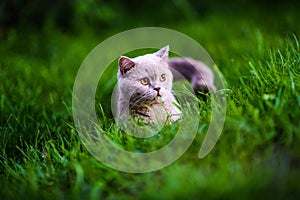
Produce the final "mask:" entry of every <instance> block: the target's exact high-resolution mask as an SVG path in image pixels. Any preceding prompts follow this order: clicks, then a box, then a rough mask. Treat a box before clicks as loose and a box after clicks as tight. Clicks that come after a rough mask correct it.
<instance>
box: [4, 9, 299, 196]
mask: <svg viewBox="0 0 300 200" xmlns="http://www.w3.org/2000/svg"><path fill="white" fill-rule="evenodd" d="M299 19H300V15H299V12H298V10H297V9H296V8H290V9H282V10H276V11H274V12H272V11H271V10H268V11H264V10H263V9H257V10H252V11H250V10H245V11H244V12H242V11H240V12H238V13H230V12H225V13H218V12H212V13H210V14H208V15H206V17H205V18H203V19H193V20H190V21H189V22H187V23H183V22H180V23H178V24H175V23H174V24H166V25H164V24H162V26H164V27H168V28H172V29H174V30H177V31H180V32H182V33H184V34H187V35H189V36H190V37H192V38H194V39H195V40H197V41H198V42H199V43H200V44H201V45H202V46H203V47H204V48H205V49H206V50H207V51H208V52H209V53H210V55H211V56H212V58H213V59H214V61H215V63H216V64H217V66H218V67H219V70H220V71H221V72H222V74H223V76H224V78H225V79H226V82H227V85H226V87H227V88H228V91H227V94H226V95H227V115H226V122H225V126H224V129H223V132H222V135H221V138H220V139H219V141H218V143H217V144H216V146H215V147H214V149H213V150H212V152H211V153H210V154H209V155H208V156H207V157H205V158H204V159H199V158H198V151H199V147H200V145H201V144H202V141H203V136H204V132H205V131H204V130H205V129H206V128H207V127H208V125H209V121H210V115H209V112H203V115H202V116H201V117H202V125H201V127H202V128H203V129H199V133H198V134H197V136H196V139H195V140H194V142H193V144H192V145H191V147H190V148H189V149H188V151H187V152H186V153H185V154H184V155H183V156H182V157H181V158H180V159H178V160H177V161H176V162H174V163H173V164H171V165H170V166H168V167H166V168H164V169H161V170H159V171H155V172H151V173H144V174H130V173H124V172H119V171H116V170H114V169H111V168H109V167H107V166H105V165H104V164H102V163H100V162H99V161H97V160H96V159H95V158H94V157H93V156H91V154H90V153H89V152H88V151H87V150H86V148H85V146H84V145H83V143H82V142H81V140H80V139H79V136H78V134H77V132H76V130H75V128H74V122H73V118H72V106H71V105H72V102H71V100H72V88H73V83H74V81H75V76H76V73H77V70H78V69H79V67H80V64H81V63H82V61H83V60H84V58H85V57H86V56H87V54H88V53H89V52H90V51H91V50H92V49H93V48H94V47H95V46H96V45H97V44H98V43H100V42H101V41H103V40H104V39H105V38H107V37H109V36H111V35H113V34H115V33H118V32H119V31H122V30H126V28H130V27H126V28H123V27H121V28H120V29H118V28H115V29H113V30H106V31H98V32H97V31H93V30H92V29H88V30H82V31H81V32H80V33H78V34H67V33H64V32H59V31H55V30H51V29H47V28H45V29H42V30H40V31H39V32H38V31H33V32H28V31H27V32H26V31H24V32H20V31H19V30H17V29H11V30H10V31H9V32H8V33H7V34H6V35H5V36H2V38H1V46H0V199H24V198H36V199H42V198H44V199H58V198H59V199H61V198H72V199H73V198H74V199H102V198H107V199H117V198H118V199H127V198H137V199H148V198H149V199H150V198H155V199H167V198H171V199H172V198H173V199H175V198H186V199H194V198H198V199H200V198H202V199H220V198H222V199H299V197H300V123H299V120H300V39H299V37H300V26H299V25H298V20H299ZM142 25H144V26H147V24H142ZM151 25H152V26H153V25H154V24H151ZM134 27H136V26H134ZM170 45H171V44H170ZM114 77H115V76H114ZM114 80H116V79H114ZM111 90H112V86H111V85H109V84H108V85H107V87H106V91H99V92H100V93H101V92H103V93H101V95H100V96H101V98H102V100H103V99H105V98H110V97H109V96H108V95H109V94H110V92H111ZM200 101H201V104H202V105H203V106H204V107H205V106H206V107H207V108H209V106H207V105H206V104H207V102H206V101H204V100H200ZM104 109H107V107H105V108H104ZM105 123H106V125H108V126H109V123H110V120H109V119H108V120H107V121H106V122H105ZM116 137H117V136H116ZM120 137H121V136H120ZM115 139H117V140H118V139H119V140H122V138H115ZM162 142H163V141H162ZM136 145H140V146H142V145H143V143H138V144H136ZM151 148H152V147H151V145H149V149H151Z"/></svg>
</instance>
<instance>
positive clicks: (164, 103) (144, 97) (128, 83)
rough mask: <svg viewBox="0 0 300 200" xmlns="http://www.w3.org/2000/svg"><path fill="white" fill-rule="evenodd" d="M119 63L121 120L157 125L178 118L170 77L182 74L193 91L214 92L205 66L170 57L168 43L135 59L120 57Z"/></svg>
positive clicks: (190, 60)
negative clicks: (189, 82)
mask: <svg viewBox="0 0 300 200" xmlns="http://www.w3.org/2000/svg"><path fill="white" fill-rule="evenodd" d="M118 65H119V70H118V97H117V98H118V100H117V117H118V118H119V119H121V120H123V121H128V120H130V119H134V120H136V121H138V122H143V123H145V124H158V123H165V122H166V121H169V122H174V121H177V120H179V119H180V118H181V111H180V106H179V104H178V102H177V101H176V98H175V97H174V95H173V92H172V84H173V76H174V78H175V81H178V80H180V79H182V78H183V77H184V78H186V79H188V80H189V81H191V83H192V86H193V88H194V90H195V91H202V92H208V91H209V90H211V91H215V86H214V85H213V73H212V72H211V70H210V69H209V68H208V67H207V66H205V65H204V64H203V63H201V62H200V61H196V60H193V59H190V58H169V46H166V47H163V48H161V49H160V50H158V51H157V52H155V53H152V54H146V55H142V56H139V57H135V58H129V57H126V56H121V57H120V58H119V62H118ZM176 71H177V72H179V73H180V74H181V75H182V76H179V75H178V74H177V73H175V72H176Z"/></svg>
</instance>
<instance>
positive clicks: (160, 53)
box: [155, 45, 169, 61]
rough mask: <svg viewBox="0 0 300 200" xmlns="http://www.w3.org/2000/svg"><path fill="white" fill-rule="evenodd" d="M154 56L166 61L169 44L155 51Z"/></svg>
mask: <svg viewBox="0 0 300 200" xmlns="http://www.w3.org/2000/svg"><path fill="white" fill-rule="evenodd" d="M155 55H156V56H158V57H160V58H161V59H162V60H164V61H168V59H169V45H167V46H165V47H163V48H161V49H160V50H158V51H157V52H156V53H155Z"/></svg>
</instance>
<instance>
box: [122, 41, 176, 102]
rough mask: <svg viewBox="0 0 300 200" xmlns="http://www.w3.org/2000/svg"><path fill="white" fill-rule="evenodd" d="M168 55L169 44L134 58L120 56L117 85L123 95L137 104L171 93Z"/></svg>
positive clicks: (171, 78) (171, 79) (164, 96)
mask: <svg viewBox="0 0 300 200" xmlns="http://www.w3.org/2000/svg"><path fill="white" fill-rule="evenodd" d="M168 55H169V46H166V47H164V48H162V49H160V50H159V51H157V52H155V53H153V54H146V55H143V56H139V57H136V58H128V57H126V56H121V57H120V59H119V72H118V85H119V89H120V92H121V94H122V95H123V97H125V98H126V99H128V100H129V99H130V100H132V101H136V103H137V104H138V103H143V102H147V101H153V100H156V99H157V98H162V99H164V98H166V97H167V96H168V95H169V94H170V93H171V90H172V81H173V76H172V73H171V71H170V70H169V67H168V63H167V61H168Z"/></svg>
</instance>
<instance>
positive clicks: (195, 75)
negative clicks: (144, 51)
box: [168, 58, 216, 93]
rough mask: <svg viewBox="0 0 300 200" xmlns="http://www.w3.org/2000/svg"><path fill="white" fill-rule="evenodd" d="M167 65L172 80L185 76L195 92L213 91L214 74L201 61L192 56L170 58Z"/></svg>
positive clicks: (214, 89)
mask: <svg viewBox="0 0 300 200" xmlns="http://www.w3.org/2000/svg"><path fill="white" fill-rule="evenodd" d="M168 64H169V67H170V69H171V71H172V73H173V78H174V81H180V80H182V78H183V77H184V78H186V79H187V80H189V81H190V82H191V84H192V87H193V89H194V91H195V92H204V93H208V92H209V91H211V92H215V91H216V87H215V85H214V74H213V72H212V71H211V69H210V68H209V67H208V66H206V65H205V64H204V63H203V62H201V61H198V60H194V59H192V58H170V59H169V61H168Z"/></svg>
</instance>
